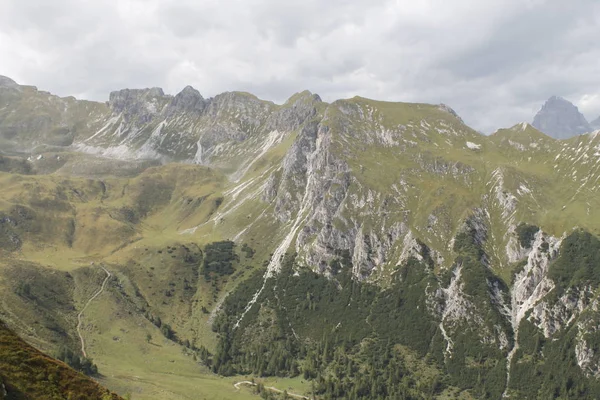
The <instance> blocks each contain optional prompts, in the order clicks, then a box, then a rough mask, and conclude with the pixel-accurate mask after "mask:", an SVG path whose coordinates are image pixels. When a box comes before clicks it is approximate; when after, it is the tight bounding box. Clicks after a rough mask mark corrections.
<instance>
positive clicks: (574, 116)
mask: <svg viewBox="0 0 600 400" xmlns="http://www.w3.org/2000/svg"><path fill="white" fill-rule="evenodd" d="M533 126H534V127H536V128H537V129H539V130H540V131H542V132H544V133H545V134H547V135H549V136H552V137H553V138H556V139H568V138H570V137H573V136H576V135H581V134H582V133H587V132H591V131H592V127H591V125H590V124H589V123H588V122H587V120H586V119H585V117H584V116H583V114H581V113H580V112H579V109H578V108H577V107H576V106H575V105H573V103H571V102H569V101H568V100H565V99H563V98H562V97H558V96H552V97H550V98H549V99H548V100H547V101H546V103H544V105H543V106H542V108H541V109H540V111H538V113H537V114H536V115H535V117H534V119H533Z"/></svg>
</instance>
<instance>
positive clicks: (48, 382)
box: [0, 321, 121, 400]
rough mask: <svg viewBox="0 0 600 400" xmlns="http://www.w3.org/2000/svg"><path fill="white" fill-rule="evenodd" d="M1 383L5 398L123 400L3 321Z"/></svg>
mask: <svg viewBox="0 0 600 400" xmlns="http://www.w3.org/2000/svg"><path fill="white" fill-rule="evenodd" d="M0 384H2V385H4V388H2V387H0V397H1V398H2V399H14V400H17V399H19V400H20V399H23V400H25V399H72V400H75V399H82V400H83V399H103V400H105V399H106V400H109V399H110V400H118V399H121V397H119V396H117V395H116V394H114V393H111V392H109V391H108V390H106V389H104V388H103V387H101V386H100V385H98V384H97V383H96V382H94V381H93V380H92V379H90V378H88V377H86V376H85V375H82V374H80V373H78V372H76V371H74V370H73V369H71V368H69V367H68V366H67V365H66V364H64V363H62V362H60V361H57V360H55V359H53V358H51V357H49V356H47V355H45V354H44V353H42V352H40V351H39V350H36V349H35V348H33V347H32V346H30V345H28V344H27V343H25V342H24V341H23V340H22V339H20V338H19V337H18V336H17V335H16V334H14V333H13V332H12V331H11V330H10V329H8V328H7V327H6V325H4V323H3V322H1V321H0ZM4 392H6V394H4Z"/></svg>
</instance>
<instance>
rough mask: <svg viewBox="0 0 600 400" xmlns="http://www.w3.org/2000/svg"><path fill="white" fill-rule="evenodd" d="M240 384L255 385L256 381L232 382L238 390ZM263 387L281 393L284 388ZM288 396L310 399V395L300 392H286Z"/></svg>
mask: <svg viewBox="0 0 600 400" xmlns="http://www.w3.org/2000/svg"><path fill="white" fill-rule="evenodd" d="M241 385H248V386H256V383H252V382H250V381H240V382H237V383H234V384H233V386H234V387H235V388H236V389H237V390H240V386H241ZM265 389H268V390H270V391H272V392H276V393H283V392H284V390H281V389H277V388H275V387H273V386H265ZM288 396H290V397H295V398H297V399H304V400H310V397H306V396H303V395H301V394H296V393H290V392H288Z"/></svg>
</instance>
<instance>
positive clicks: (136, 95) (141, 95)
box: [108, 87, 165, 112]
mask: <svg viewBox="0 0 600 400" xmlns="http://www.w3.org/2000/svg"><path fill="white" fill-rule="evenodd" d="M162 97H165V93H164V92H163V90H162V89H161V88H158V87H154V88H147V89H121V90H117V91H114V92H111V93H110V96H109V98H108V104H109V105H110V107H111V108H112V109H113V110H114V111H115V112H121V111H123V110H124V109H125V108H129V107H130V106H133V105H135V104H139V103H140V102H147V101H152V100H155V99H157V98H162Z"/></svg>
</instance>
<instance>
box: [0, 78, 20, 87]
mask: <svg viewBox="0 0 600 400" xmlns="http://www.w3.org/2000/svg"><path fill="white" fill-rule="evenodd" d="M17 86H19V85H18V84H17V82H15V81H13V80H12V79H10V78H9V77H7V76H3V75H0V87H11V88H14V87H17Z"/></svg>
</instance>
